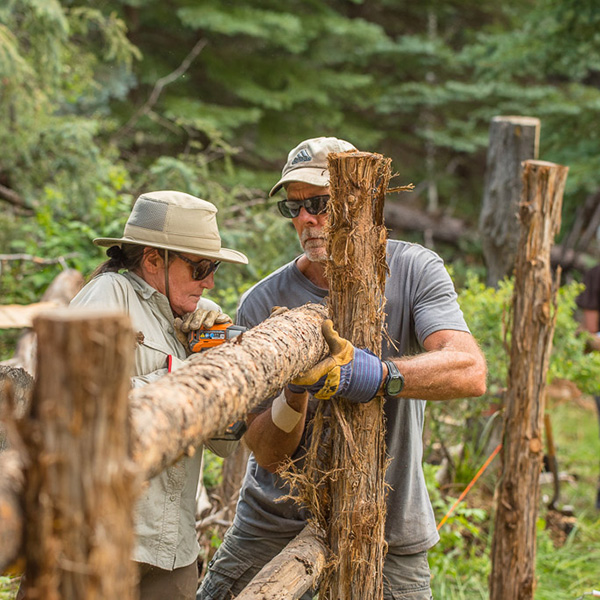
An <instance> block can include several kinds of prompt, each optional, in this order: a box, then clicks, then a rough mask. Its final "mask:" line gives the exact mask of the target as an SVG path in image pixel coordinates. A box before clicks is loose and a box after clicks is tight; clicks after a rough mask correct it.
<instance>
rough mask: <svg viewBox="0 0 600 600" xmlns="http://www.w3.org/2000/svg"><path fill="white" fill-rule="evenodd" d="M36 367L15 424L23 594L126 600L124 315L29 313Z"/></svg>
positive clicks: (130, 498) (127, 370)
mask: <svg viewBox="0 0 600 600" xmlns="http://www.w3.org/2000/svg"><path fill="white" fill-rule="evenodd" d="M34 329H35V332H36V334H37V337H38V340H39V344H38V360H37V364H38V377H37V380H36V383H35V387H34V392H33V397H32V402H31V409H30V412H29V415H28V418H27V419H25V420H24V421H23V422H22V423H21V424H20V429H21V435H22V437H23V441H24V443H25V447H26V448H27V450H28V454H29V464H28V466H27V475H26V482H27V483H26V486H25V503H24V505H25V556H26V558H27V565H26V572H25V578H26V579H25V580H26V590H27V591H26V594H27V597H28V598H45V599H46V600H58V599H61V600H78V599H81V598H86V599H88V600H96V599H98V600H100V599H101V598H124V599H125V600H127V599H131V600H133V598H134V595H135V585H136V578H137V570H136V568H135V564H134V563H133V562H132V561H131V553H132V550H133V541H134V533H133V506H134V501H135V497H136V495H137V492H138V489H139V487H140V483H141V482H139V481H138V480H137V478H136V477H135V476H134V470H133V469H132V465H131V462H130V460H129V422H128V418H127V417H128V401H127V396H128V393H129V390H130V387H131V380H130V378H131V372H132V368H133V344H132V340H133V332H132V328H131V324H130V321H129V317H127V316H126V315H124V314H122V313H118V312H99V311H95V312H92V311H70V310H67V309H59V310H57V311H55V312H53V313H51V314H49V315H46V316H44V317H38V318H37V319H35V320H34Z"/></svg>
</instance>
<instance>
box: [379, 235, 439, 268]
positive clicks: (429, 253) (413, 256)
mask: <svg viewBox="0 0 600 600" xmlns="http://www.w3.org/2000/svg"><path fill="white" fill-rule="evenodd" d="M387 259H388V263H389V264H390V265H392V264H410V263H418V264H423V263H426V262H436V263H441V264H443V262H444V261H443V260H442V258H441V257H440V255H439V254H437V253H436V252H434V251H433V250H430V249H429V248H425V246H421V245H420V244H415V243H413V242H405V241H402V240H388V243H387Z"/></svg>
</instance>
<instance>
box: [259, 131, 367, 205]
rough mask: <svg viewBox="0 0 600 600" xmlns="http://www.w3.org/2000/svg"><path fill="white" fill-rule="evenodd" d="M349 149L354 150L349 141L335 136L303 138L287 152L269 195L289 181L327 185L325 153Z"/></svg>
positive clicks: (327, 173) (327, 174)
mask: <svg viewBox="0 0 600 600" xmlns="http://www.w3.org/2000/svg"><path fill="white" fill-rule="evenodd" d="M350 150H354V151H356V148H355V147H354V146H353V145H352V144H351V143H350V142H346V141H345V140H339V139H338V138H335V137H318V138H311V139H309V140H304V141H303V142H301V143H300V144H298V145H297V146H296V147H295V148H294V149H293V150H292V151H291V152H290V153H289V154H288V159H287V162H286V163H285V167H283V170H282V171H281V179H280V180H279V181H278V182H277V183H276V184H275V185H274V186H273V189H272V190H271V191H270V192H269V196H273V195H274V194H276V193H277V192H278V191H279V190H280V189H281V188H282V187H283V185H284V184H285V183H289V182H291V181H300V182H303V183H310V184H312V185H318V186H328V185H329V171H328V168H327V155H328V154H329V153H330V152H348V151H350Z"/></svg>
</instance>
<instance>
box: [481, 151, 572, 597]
mask: <svg viewBox="0 0 600 600" xmlns="http://www.w3.org/2000/svg"><path fill="white" fill-rule="evenodd" d="M567 171H568V168H567V167H563V166H560V165H554V164H552V163H547V162H543V161H526V162H525V165H524V171H523V195H522V201H521V205H520V216H521V223H522V226H521V238H520V241H519V249H518V252H517V262H516V266H515V286H514V293H513V304H512V319H513V326H512V343H511V352H510V368H509V375H508V389H507V392H506V395H505V414H504V434H503V437H504V442H503V448H502V454H501V457H502V477H501V479H500V484H499V487H498V492H497V502H496V523H495V528H494V537H493V543H492V573H491V576H490V600H505V599H506V598H514V600H530V599H532V598H533V596H534V591H535V554H536V545H535V544H536V520H537V515H538V503H539V498H538V496H539V474H540V470H541V467H542V458H543V443H542V431H543V418H544V402H545V396H544V389H545V385H546V373H547V371H548V364H549V360H550V354H551V351H552V336H553V334H554V325H555V321H556V294H557V291H558V286H559V281H560V270H559V272H558V273H557V274H556V277H555V278H554V279H553V277H552V272H551V267H550V249H551V246H552V243H553V241H554V237H555V235H556V234H557V233H558V231H559V229H560V215H561V208H562V195H563V191H564V186H565V182H566V178H567Z"/></svg>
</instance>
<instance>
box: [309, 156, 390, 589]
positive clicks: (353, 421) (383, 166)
mask: <svg viewBox="0 0 600 600" xmlns="http://www.w3.org/2000/svg"><path fill="white" fill-rule="evenodd" d="M328 162H329V172H330V176H331V184H330V186H331V187H330V190H331V200H330V204H329V219H328V227H327V239H328V241H327V247H328V256H329V258H328V261H327V264H326V275H327V278H328V280H329V314H330V315H331V318H332V320H333V322H334V325H335V327H336V329H337V331H338V332H339V333H340V335H342V336H343V337H345V338H347V339H349V340H350V341H352V343H353V344H354V345H355V346H358V347H362V348H368V349H369V350H371V351H372V352H374V353H375V354H377V355H380V354H381V335H382V326H383V321H384V303H385V298H384V288H385V278H386V274H387V264H386V240H387V233H386V230H385V227H384V225H383V205H384V200H385V191H386V189H387V187H388V182H389V179H390V177H391V167H390V165H391V160H390V159H387V158H384V157H383V156H381V155H380V154H371V153H366V152H348V153H338V154H330V155H329V158H328ZM330 411H331V413H330ZM329 415H331V416H329ZM323 448H326V449H327V450H328V453H327V454H326V453H325V452H323ZM324 454H326V456H325V458H322V457H323V455H324ZM385 466H386V457H385V426H384V421H383V400H382V399H381V398H376V399H374V400H372V401H371V402H369V403H368V404H363V405H354V404H351V403H349V402H347V401H346V400H343V399H341V400H339V401H332V402H331V403H321V405H320V407H319V410H318V412H317V416H316V418H315V428H314V435H313V439H312V443H311V449H310V451H309V456H308V458H307V467H306V474H307V476H308V479H309V481H313V482H320V483H319V484H318V486H317V488H316V491H317V495H318V499H316V500H315V499H314V496H313V501H312V506H311V509H312V511H313V514H314V516H315V518H316V519H317V522H318V523H319V524H320V525H321V526H322V527H323V528H324V529H325V531H326V534H327V540H328V544H329V549H330V550H331V552H332V554H333V557H334V560H333V562H332V567H331V568H328V569H326V572H325V577H324V579H323V583H322V585H321V588H320V595H322V596H323V598H329V599H336V600H343V599H356V600H358V599H360V600H370V599H379V598H382V597H383V587H382V572H383V561H384V557H385V550H386V544H385V541H384V526H385V513H386V504H385V496H386V493H385V492H386V490H385V483H384V474H385ZM322 478H324V480H323V479H322ZM323 481H324V483H323Z"/></svg>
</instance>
